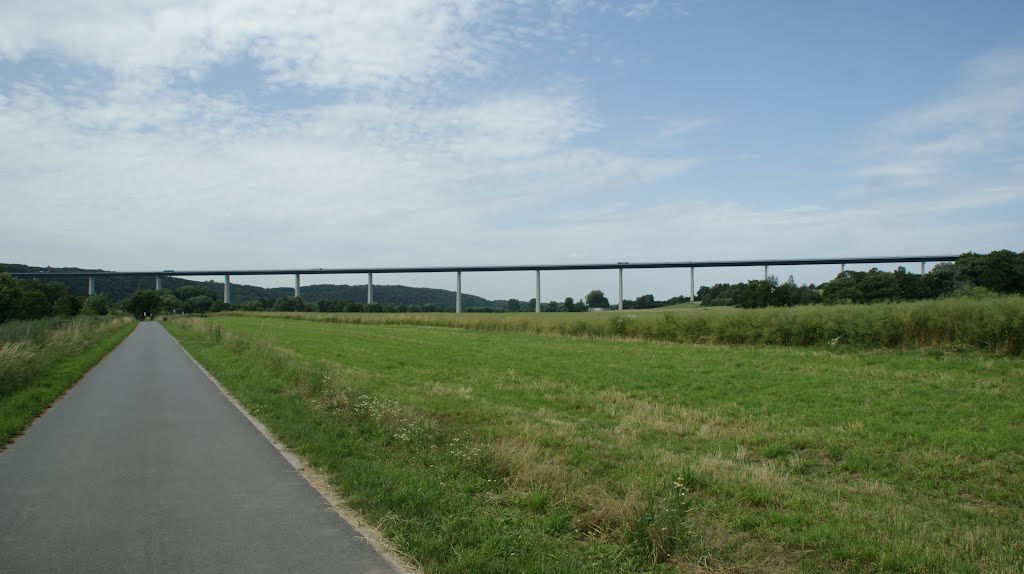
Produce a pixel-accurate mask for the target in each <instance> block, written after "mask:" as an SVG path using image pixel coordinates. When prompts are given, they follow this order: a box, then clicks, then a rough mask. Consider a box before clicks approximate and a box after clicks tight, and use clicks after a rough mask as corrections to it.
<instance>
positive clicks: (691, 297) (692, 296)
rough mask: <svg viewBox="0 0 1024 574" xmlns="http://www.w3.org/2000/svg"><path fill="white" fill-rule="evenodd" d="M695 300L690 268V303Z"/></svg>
mask: <svg viewBox="0 0 1024 574" xmlns="http://www.w3.org/2000/svg"><path fill="white" fill-rule="evenodd" d="M696 300H697V293H696V292H694V290H693V267H690V302H691V303H692V302H694V301H696Z"/></svg>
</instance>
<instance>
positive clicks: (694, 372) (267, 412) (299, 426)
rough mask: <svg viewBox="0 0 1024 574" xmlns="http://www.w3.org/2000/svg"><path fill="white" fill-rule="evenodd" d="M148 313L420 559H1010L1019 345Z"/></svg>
mask: <svg viewBox="0 0 1024 574" xmlns="http://www.w3.org/2000/svg"><path fill="white" fill-rule="evenodd" d="M563 317H564V316H563ZM545 320H550V319H547V318H545ZM190 325H191V326H190ZM168 328H169V329H170V330H171V331H172V333H173V334H175V336H177V337H178V338H179V339H180V340H181V341H182V342H183V344H184V345H185V346H186V348H188V349H189V350H190V352H192V353H193V354H194V356H196V358H197V359H198V360H199V361H200V362H202V363H203V364H204V365H205V366H206V367H207V368H208V369H210V370H211V372H213V374H214V375H216V376H217V377H218V378H219V379H220V380H221V382H222V383H224V384H225V385H226V386H227V387H228V388H229V389H230V390H231V392H232V393H234V394H235V395H236V396H237V397H238V398H239V399H240V400H241V401H242V402H243V403H244V404H246V405H247V407H248V408H249V410H250V411H251V412H253V413H254V414H255V415H256V416H258V417H260V418H261V419H263V420H264V421H265V422H266V423H267V424H268V426H269V427H270V428H271V429H272V431H273V432H274V433H275V434H277V435H278V436H279V438H281V439H282V440H283V441H284V442H285V443H286V444H288V445H289V446H290V447H291V448H293V449H294V450H296V451H297V452H298V453H299V454H300V455H302V456H304V457H306V458H307V459H308V460H310V461H311V462H312V463H313V464H314V465H315V466H317V467H318V468H320V469H322V470H323V471H324V472H325V473H326V474H327V475H328V476H329V477H330V479H331V481H332V483H333V484H334V485H335V487H336V488H337V489H338V490H339V491H340V492H341V493H342V495H343V496H345V497H346V498H347V499H348V501H349V502H350V503H351V505H352V506H353V507H355V508H356V509H358V510H360V511H361V512H362V513H363V514H364V515H365V516H366V517H368V518H369V519H370V520H371V521H373V522H374V523H377V524H379V525H380V527H381V529H382V530H383V531H384V532H385V534H387V535H388V536H389V537H390V538H391V539H392V540H393V541H394V542H395V543H396V545H397V546H398V547H399V548H400V549H401V550H402V551H404V552H406V553H408V554H409V555H410V556H412V557H413V558H415V559H416V560H417V561H419V562H420V563H421V564H422V565H423V567H424V569H425V570H426V571H427V572H453V573H454V572H637V571H649V572H823V571H829V572H833V571H834V572H1020V571H1022V570H1024V528H1022V525H1024V385H1022V381H1024V361H1021V360H1020V359H1018V358H1013V357H1005V356H999V355H993V354H990V353H979V352H959V353H951V352H947V351H943V350H941V349H935V348H928V349H923V350H911V351H893V350H864V349H860V350H855V349H852V348H843V347H837V348H832V349H829V348H824V347H823V348H784V347H772V346H712V345H702V346H698V345H682V344H676V343H662V342H651V341H629V340H607V339H596V338H595V339H581V338H573V337H552V336H537V335H534V334H528V333H516V332H500V331H481V330H472V329H463V328H459V329H455V328H440V327H426V326H408V325H406V326H403V325H368V324H344V323H329V322H317V321H298V320H284V319H273V318H263V317H242V316H232V317H215V318H211V319H207V320H205V321H198V320H194V321H192V322H191V323H189V322H169V324H168Z"/></svg>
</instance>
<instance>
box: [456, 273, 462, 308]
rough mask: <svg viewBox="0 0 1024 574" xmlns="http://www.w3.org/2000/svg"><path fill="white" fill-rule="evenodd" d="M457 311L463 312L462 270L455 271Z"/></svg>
mask: <svg viewBox="0 0 1024 574" xmlns="http://www.w3.org/2000/svg"><path fill="white" fill-rule="evenodd" d="M455 312H456V313H461V312H462V271H456V272H455Z"/></svg>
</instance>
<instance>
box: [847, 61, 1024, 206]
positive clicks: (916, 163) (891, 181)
mask: <svg viewBox="0 0 1024 574" xmlns="http://www.w3.org/2000/svg"><path fill="white" fill-rule="evenodd" d="M859 147H860V154H859V155H860V158H859V159H860V161H861V163H862V167H859V168H857V169H855V170H853V171H852V172H851V174H850V175H851V176H852V177H854V178H855V179H858V180H860V185H859V187H860V188H861V189H863V190H874V191H877V192H885V191H898V190H901V189H903V190H906V189H926V188H936V187H938V188H942V187H944V186H946V185H950V184H952V185H956V186H959V187H961V188H971V187H977V186H978V185H993V184H999V183H1004V182H1006V181H1009V179H1010V178H1009V172H1010V171H1011V169H1010V166H1012V161H1011V160H1012V158H1014V157H1020V154H1021V152H1022V151H1024V51H1021V50H1011V51H1001V52H996V53H992V54H988V55H985V56H983V57H981V58H978V59H976V60H974V61H972V62H970V63H969V64H968V65H967V66H966V67H965V69H964V73H963V75H962V78H961V80H960V82H959V85H958V86H957V87H956V88H955V89H954V90H952V91H951V92H950V93H949V94H948V95H946V96H944V97H942V98H940V99H938V100H936V101H933V102H931V103H929V104H926V105H923V106H920V107H918V108H915V109H909V110H904V111H902V112H900V113H897V114H894V115H892V116H890V117H888V118H885V119H883V120H881V121H879V122H877V123H875V124H874V125H872V126H871V127H870V128H869V129H868V130H867V131H866V133H865V134H864V136H863V138H862V140H861V141H860V142H859ZM965 184H968V185H965Z"/></svg>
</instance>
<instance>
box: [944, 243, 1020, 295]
mask: <svg viewBox="0 0 1024 574" xmlns="http://www.w3.org/2000/svg"><path fill="white" fill-rule="evenodd" d="M956 266H957V268H958V269H959V270H960V272H961V273H962V274H963V275H964V277H966V278H967V280H969V281H970V282H971V283H972V284H974V285H977V286H979V287H985V288H987V289H991V290H993V291H995V292H996V293H1024V253H1014V252H1013V251H1009V250H1007V249H1002V250H999V251H993V252H991V253H989V254H988V255H979V254H977V253H965V254H963V255H961V256H960V258H959V259H957V261H956Z"/></svg>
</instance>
